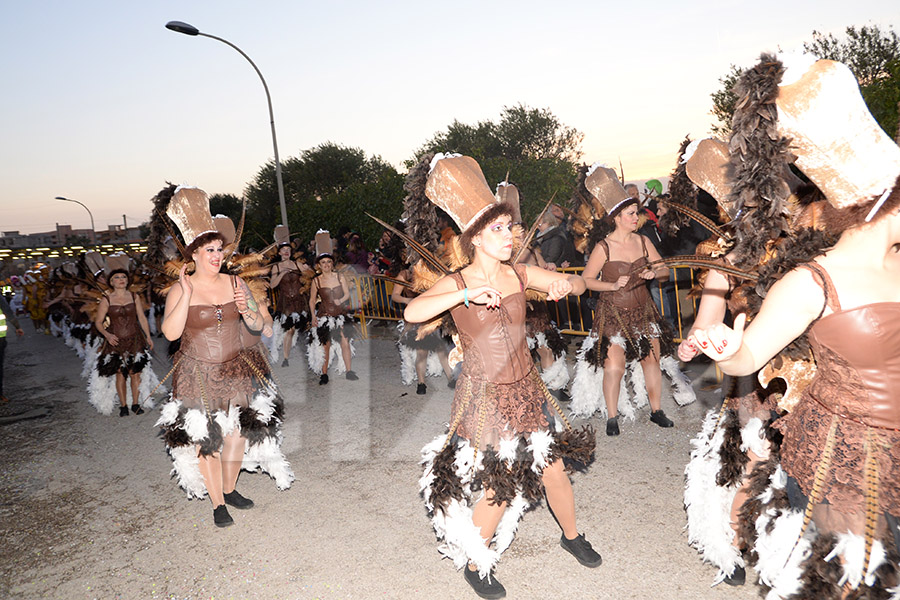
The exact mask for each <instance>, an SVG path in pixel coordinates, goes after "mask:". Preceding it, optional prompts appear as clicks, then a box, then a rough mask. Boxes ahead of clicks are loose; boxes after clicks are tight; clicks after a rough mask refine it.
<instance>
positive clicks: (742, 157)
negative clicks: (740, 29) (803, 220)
mask: <svg viewBox="0 0 900 600" xmlns="http://www.w3.org/2000/svg"><path fill="white" fill-rule="evenodd" d="M783 74H784V65H782V64H781V62H780V61H779V60H778V59H777V58H776V57H775V56H774V55H771V54H763V55H762V56H761V57H760V62H759V64H757V65H756V66H754V67H752V68H750V69H747V70H746V71H745V72H744V73H743V75H741V77H740V79H739V80H738V82H737V84H736V85H735V88H734V91H735V94H736V95H737V97H738V101H737V104H736V105H735V111H734V118H733V120H732V125H731V129H732V133H731V139H730V140H729V143H728V151H729V153H730V155H731V164H732V167H733V168H734V179H733V185H732V189H731V193H730V194H729V198H728V199H729V202H732V203H734V206H736V207H737V208H738V211H739V216H738V219H739V226H738V230H737V245H736V246H735V250H734V254H735V260H734V264H735V265H737V266H739V267H748V268H752V267H753V266H755V265H757V264H759V263H760V261H761V260H762V259H763V257H765V255H766V249H767V244H768V243H769V241H770V240H775V239H778V238H779V237H781V236H782V234H783V233H784V232H785V231H787V230H788V228H789V227H788V216H789V210H788V203H787V200H788V197H789V196H790V188H789V187H788V184H787V182H786V181H785V180H784V173H785V170H786V169H787V168H788V164H789V162H790V152H789V150H788V145H789V140H788V139H787V138H786V137H784V136H783V135H781V134H780V133H779V132H778V110H777V108H776V106H775V99H776V98H777V97H778V84H779V83H780V82H781V77H782V75H783Z"/></svg>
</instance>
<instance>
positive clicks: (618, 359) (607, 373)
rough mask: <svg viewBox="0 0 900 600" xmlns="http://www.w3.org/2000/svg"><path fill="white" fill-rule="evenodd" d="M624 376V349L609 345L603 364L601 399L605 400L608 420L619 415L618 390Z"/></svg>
mask: <svg viewBox="0 0 900 600" xmlns="http://www.w3.org/2000/svg"><path fill="white" fill-rule="evenodd" d="M624 375H625V349H624V348H622V347H621V346H620V345H618V344H610V345H609V351H608V353H607V355H606V361H605V362H604V363H603V398H604V400H606V412H607V416H608V417H609V418H610V419H612V418H613V417H616V416H618V414H619V388H620V387H621V386H622V377H623V376H624Z"/></svg>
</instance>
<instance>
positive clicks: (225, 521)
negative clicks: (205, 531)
mask: <svg viewBox="0 0 900 600" xmlns="http://www.w3.org/2000/svg"><path fill="white" fill-rule="evenodd" d="M213 522H214V523H215V524H216V527H228V526H229V525H234V519H232V518H231V515H229V514H228V509H227V508H225V505H224V504H220V505H219V506H217V507H215V508H214V509H213Z"/></svg>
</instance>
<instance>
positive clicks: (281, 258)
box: [269, 225, 314, 367]
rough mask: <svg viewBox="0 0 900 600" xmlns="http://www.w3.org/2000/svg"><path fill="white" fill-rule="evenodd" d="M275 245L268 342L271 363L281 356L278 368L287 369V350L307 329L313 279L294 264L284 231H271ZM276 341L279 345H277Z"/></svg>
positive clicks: (300, 265)
mask: <svg viewBox="0 0 900 600" xmlns="http://www.w3.org/2000/svg"><path fill="white" fill-rule="evenodd" d="M275 242H276V243H277V244H278V262H276V263H275V264H274V265H272V270H271V277H270V279H269V286H270V287H271V288H272V290H273V291H274V292H275V314H274V315H273V316H274V317H275V318H276V319H277V324H275V325H274V336H273V338H272V349H273V360H275V361H276V362H277V361H278V351H279V350H281V351H282V352H283V356H284V359H283V360H282V362H281V366H282V367H286V366H288V358H289V357H290V354H291V348H292V347H293V346H294V344H295V343H296V340H297V337H298V336H296V335H295V334H296V333H297V332H301V331H306V328H307V327H309V323H310V318H309V287H310V280H311V278H312V276H313V275H314V273H313V270H312V269H311V268H310V266H309V265H307V264H306V263H305V262H300V261H298V260H295V259H294V257H293V256H292V252H293V247H292V246H291V242H290V239H289V238H288V231H287V227H285V226H284V225H279V226H278V227H276V228H275ZM279 340H282V342H281V343H280V344H279Z"/></svg>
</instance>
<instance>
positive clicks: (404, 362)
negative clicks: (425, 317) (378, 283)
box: [391, 269, 456, 396]
mask: <svg viewBox="0 0 900 600" xmlns="http://www.w3.org/2000/svg"><path fill="white" fill-rule="evenodd" d="M397 279H398V280H400V281H405V282H407V283H409V282H411V281H412V273H410V271H409V269H403V270H402V271H400V272H399V273H397ZM416 296H418V294H417V293H416V292H414V291H412V289H411V288H410V286H406V285H396V284H395V285H394V289H393V291H392V292H391V300H392V301H393V302H396V303H397V304H401V305H404V306H405V305H408V304H409V303H410V302H412V301H413V298H415V297H416ZM399 329H400V338H399V339H398V340H397V347H398V348H399V349H400V379H401V381H402V382H403V385H409V384H411V383H412V382H413V379H414V378H415V381H416V394H417V395H419V396H422V395H424V394H425V393H426V392H427V390H428V387H427V386H426V385H425V376H426V375H432V376H439V375H440V374H441V371H442V370H443V373H444V375H446V376H447V381H448V385H449V387H451V388H453V387H455V386H456V378H455V377H454V376H453V369H451V368H450V362H449V356H448V352H449V348H451V347H452V345H451V341H450V336H449V335H445V334H444V332H443V331H442V330H441V329H440V328H439V329H437V330H435V331H432V332H431V333H429V334H428V335H426V336H423V337H422V339H419V337H418V330H419V328H418V327H417V326H416V325H415V324H414V323H407V322H406V321H400V325H399Z"/></svg>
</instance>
